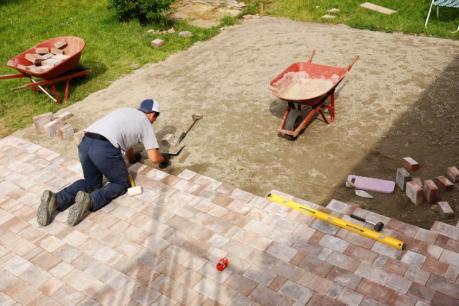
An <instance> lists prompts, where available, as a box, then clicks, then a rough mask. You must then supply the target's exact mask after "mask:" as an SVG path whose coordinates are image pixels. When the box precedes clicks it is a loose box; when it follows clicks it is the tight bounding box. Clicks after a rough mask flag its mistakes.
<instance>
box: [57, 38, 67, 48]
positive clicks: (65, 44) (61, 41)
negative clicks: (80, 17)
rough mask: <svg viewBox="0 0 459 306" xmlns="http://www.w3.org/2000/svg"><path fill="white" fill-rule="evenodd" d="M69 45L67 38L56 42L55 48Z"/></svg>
mask: <svg viewBox="0 0 459 306" xmlns="http://www.w3.org/2000/svg"><path fill="white" fill-rule="evenodd" d="M66 46H67V42H66V41H65V40H59V41H57V42H56V43H55V44H54V48H56V49H62V48H65V47H66Z"/></svg>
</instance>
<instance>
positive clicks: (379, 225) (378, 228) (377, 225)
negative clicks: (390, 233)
mask: <svg viewBox="0 0 459 306" xmlns="http://www.w3.org/2000/svg"><path fill="white" fill-rule="evenodd" d="M351 218H354V219H356V220H359V221H362V222H365V223H368V224H371V225H373V229H374V230H375V231H377V232H380V231H382V229H383V228H384V223H382V222H378V223H373V222H371V221H368V220H366V219H365V218H362V217H359V216H356V215H353V214H351Z"/></svg>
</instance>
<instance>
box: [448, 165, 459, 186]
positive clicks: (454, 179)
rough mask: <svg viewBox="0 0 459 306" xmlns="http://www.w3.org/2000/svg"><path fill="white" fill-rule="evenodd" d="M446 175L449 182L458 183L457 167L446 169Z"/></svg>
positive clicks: (458, 173)
mask: <svg viewBox="0 0 459 306" xmlns="http://www.w3.org/2000/svg"><path fill="white" fill-rule="evenodd" d="M446 175H447V176H448V178H449V179H450V180H451V182H453V183H457V182H459V170H458V169H457V167H455V166H453V167H448V169H447V170H446Z"/></svg>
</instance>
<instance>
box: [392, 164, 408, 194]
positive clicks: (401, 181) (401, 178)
mask: <svg viewBox="0 0 459 306" xmlns="http://www.w3.org/2000/svg"><path fill="white" fill-rule="evenodd" d="M395 181H396V182H397V185H398V187H400V189H401V190H402V191H405V188H406V183H407V182H409V181H411V175H410V173H409V172H408V170H406V169H405V168H397V175H396V177H395Z"/></svg>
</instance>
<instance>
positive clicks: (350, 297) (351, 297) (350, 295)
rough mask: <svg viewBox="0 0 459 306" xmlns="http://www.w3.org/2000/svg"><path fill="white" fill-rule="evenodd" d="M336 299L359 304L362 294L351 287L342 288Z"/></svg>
mask: <svg viewBox="0 0 459 306" xmlns="http://www.w3.org/2000/svg"><path fill="white" fill-rule="evenodd" d="M337 299H338V301H341V302H343V303H345V304H346V305H359V304H360V302H361V301H362V300H363V295H361V294H359V293H357V292H355V291H354V290H352V289H349V288H344V289H343V291H342V292H341V294H340V295H339V296H338V298H337Z"/></svg>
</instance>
